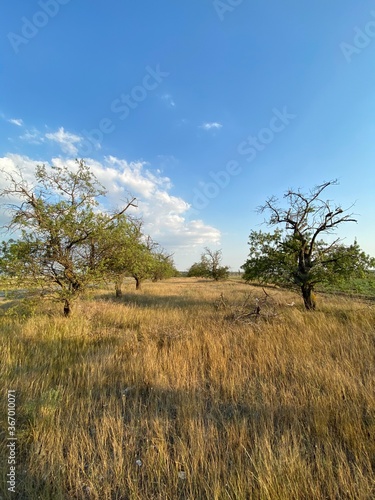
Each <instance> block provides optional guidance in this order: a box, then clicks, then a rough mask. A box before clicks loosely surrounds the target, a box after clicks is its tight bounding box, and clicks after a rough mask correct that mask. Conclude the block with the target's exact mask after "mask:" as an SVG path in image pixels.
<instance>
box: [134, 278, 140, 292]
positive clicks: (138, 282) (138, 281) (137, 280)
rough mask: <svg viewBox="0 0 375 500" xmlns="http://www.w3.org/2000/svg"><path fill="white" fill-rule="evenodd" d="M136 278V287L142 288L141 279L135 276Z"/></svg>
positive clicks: (137, 288)
mask: <svg viewBox="0 0 375 500" xmlns="http://www.w3.org/2000/svg"><path fill="white" fill-rule="evenodd" d="M134 279H135V289H136V290H140V289H141V280H140V279H139V278H137V277H134Z"/></svg>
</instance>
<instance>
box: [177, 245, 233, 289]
mask: <svg viewBox="0 0 375 500" xmlns="http://www.w3.org/2000/svg"><path fill="white" fill-rule="evenodd" d="M204 250H205V251H204V253H202V255H201V260H200V262H195V263H194V264H193V265H192V266H191V267H190V269H189V270H188V273H187V276H188V277H200V278H212V279H214V280H215V281H219V280H224V279H227V278H228V276H229V267H228V266H222V265H221V260H222V252H221V250H210V249H209V248H207V247H206V248H205V249H204Z"/></svg>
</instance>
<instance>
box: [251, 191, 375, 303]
mask: <svg viewBox="0 0 375 500" xmlns="http://www.w3.org/2000/svg"><path fill="white" fill-rule="evenodd" d="M336 184H337V181H329V182H325V183H323V184H321V185H319V186H317V187H315V188H314V189H312V190H311V191H310V192H309V193H307V194H304V193H302V192H301V191H300V190H298V191H294V190H292V189H290V190H288V191H287V192H286V193H285V195H284V199H286V202H287V207H285V208H284V207H280V206H279V200H278V199H277V198H275V197H271V198H269V199H268V200H267V201H266V204H265V205H264V206H262V207H260V209H259V212H260V213H263V212H268V213H269V214H270V216H269V219H268V220H267V221H266V222H267V223H268V224H269V225H271V226H274V225H281V226H284V229H280V228H277V229H276V230H275V231H274V233H263V232H262V231H259V232H257V231H252V232H251V234H250V238H249V246H250V254H249V259H248V260H247V261H246V263H245V264H244V265H243V266H242V268H243V269H244V279H245V280H247V281H251V280H260V281H263V282H265V283H272V284H282V285H291V286H297V287H299V289H300V291H301V294H302V297H303V301H304V304H305V308H306V309H309V310H312V309H315V299H314V294H313V291H314V289H315V287H316V285H317V284H318V283H331V284H332V283H335V282H337V281H339V280H341V279H343V278H345V279H347V278H349V277H350V276H363V275H364V274H365V273H366V272H367V271H368V270H369V269H370V268H371V267H373V266H374V263H375V261H374V259H372V258H370V257H369V256H368V255H366V254H365V253H364V252H362V251H361V250H360V248H359V246H358V244H357V242H355V243H354V244H353V245H351V246H349V247H346V246H344V245H343V244H342V243H341V242H340V239H336V240H335V241H334V242H333V243H326V242H324V241H323V240H321V239H320V238H321V236H322V235H323V234H330V233H332V232H333V231H334V230H335V229H336V228H337V226H339V225H340V224H343V223H345V222H356V219H354V218H353V214H351V213H347V212H348V210H347V209H346V210H344V209H342V208H341V206H340V205H336V204H332V202H331V201H327V200H324V199H323V198H322V197H321V195H322V193H323V191H324V190H325V189H327V188H328V187H330V186H333V185H336Z"/></svg>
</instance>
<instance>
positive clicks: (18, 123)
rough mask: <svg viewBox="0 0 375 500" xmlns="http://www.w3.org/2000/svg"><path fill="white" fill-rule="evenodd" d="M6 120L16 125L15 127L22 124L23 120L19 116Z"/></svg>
mask: <svg viewBox="0 0 375 500" xmlns="http://www.w3.org/2000/svg"><path fill="white" fill-rule="evenodd" d="M8 122H9V123H13V125H17V127H22V126H23V120H22V119H21V118H10V119H9V120H8Z"/></svg>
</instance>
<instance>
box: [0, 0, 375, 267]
mask: <svg viewBox="0 0 375 500" xmlns="http://www.w3.org/2000/svg"><path fill="white" fill-rule="evenodd" d="M0 59H1V67H0V83H1V87H0V88H1V94H0V137H1V139H2V140H1V143H0V157H1V159H0V164H1V165H0V166H2V167H3V168H8V169H9V168H13V166H16V165H19V166H22V167H23V168H24V169H30V170H31V169H32V168H33V167H34V165H35V164H36V163H40V162H45V163H59V162H60V163H71V162H72V160H73V159H74V158H75V157H79V158H81V157H84V158H86V159H87V162H88V163H89V164H90V165H91V166H92V168H93V170H94V172H95V173H96V175H97V176H98V178H99V179H100V180H101V181H102V183H103V184H105V186H106V187H107V189H108V192H109V203H110V204H111V205H120V204H121V203H122V202H123V200H124V199H125V198H126V194H127V193H131V194H133V195H135V196H136V197H137V198H138V199H139V212H140V213H142V214H143V217H144V219H145V228H146V229H147V230H148V232H150V233H151V235H152V236H154V238H155V239H156V240H157V241H159V242H160V243H161V244H162V245H163V246H165V247H166V248H167V249H168V250H171V251H173V252H174V257H175V261H176V263H177V265H178V267H179V268H180V269H185V268H187V267H188V266H189V265H190V264H192V262H194V261H195V260H197V259H198V258H199V255H200V253H201V252H202V250H203V247H205V246H209V247H211V248H214V249H216V248H222V250H223V260H224V263H225V264H228V265H230V266H231V267H232V269H233V270H237V269H238V268H239V266H240V265H241V264H243V262H244V261H245V260H246V256H247V253H248V252H247V238H248V235H249V233H250V231H251V230H252V229H260V228H262V229H264V230H267V227H266V226H264V227H263V226H260V224H261V222H262V221H263V216H260V215H258V214H257V213H256V207H257V206H259V205H260V204H262V203H263V202H264V201H265V200H266V198H267V197H269V196H270V195H273V194H275V195H279V196H281V195H282V194H283V192H284V191H285V190H286V189H288V188H289V187H294V188H302V189H306V190H308V189H309V188H311V187H313V186H314V185H316V184H321V183H322V182H324V181H326V180H330V179H333V178H338V179H339V182H340V184H339V186H336V187H333V188H332V189H331V190H330V192H327V197H328V198H330V199H333V200H335V201H337V202H338V203H340V204H342V206H343V207H346V206H350V205H351V204H352V203H353V202H355V203H356V204H355V206H354V207H353V211H354V212H355V213H357V214H359V215H358V224H348V225H347V226H346V227H343V228H342V230H341V231H340V235H341V236H343V237H345V238H346V239H345V242H347V243H351V242H352V241H353V239H354V237H357V238H358V241H359V244H360V245H361V246H362V247H363V248H364V249H365V250H366V251H367V252H368V253H371V254H372V255H375V237H374V235H373V229H372V228H373V219H374V216H375V214H374V201H373V198H374V194H373V193H374V187H375V174H374V159H375V141H374V133H375V120H374V116H375V113H374V112H375V90H374V89H375V71H374V61H375V2H374V1H365V0H364V1H362V2H358V1H354V0H340V1H339V0H334V1H331V2H326V1H323V0H316V1H315V2H297V0H293V1H292V0H289V1H287V0H286V1H284V2H279V1H276V0H270V1H264V0H263V1H260V0H258V1H257V0H243V1H242V2H241V0H222V1H221V0H216V1H215V0H185V1H179V2H174V1H172V0H169V1H167V0H159V1H157V2H156V1H155V0H143V1H142V0H140V1H139V2H130V1H119V0H117V1H115V0H113V1H110V2H104V1H101V0H90V1H89V0H38V1H34V0H19V1H17V2H6V3H5V4H3V5H2V15H1V21H0Z"/></svg>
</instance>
